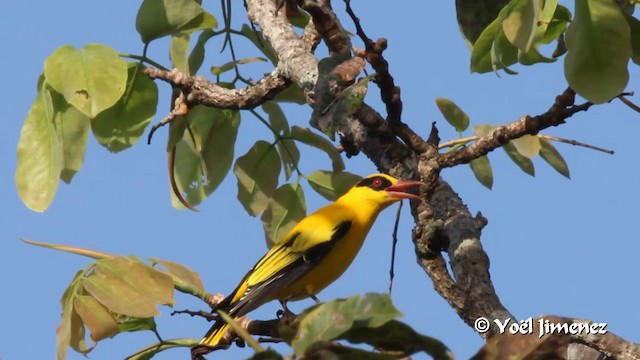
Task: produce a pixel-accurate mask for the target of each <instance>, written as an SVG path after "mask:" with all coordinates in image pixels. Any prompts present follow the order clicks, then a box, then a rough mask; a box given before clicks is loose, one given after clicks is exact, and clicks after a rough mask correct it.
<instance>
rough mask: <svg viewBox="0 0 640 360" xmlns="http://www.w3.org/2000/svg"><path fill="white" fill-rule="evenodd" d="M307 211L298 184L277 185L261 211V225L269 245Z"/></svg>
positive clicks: (286, 231)
mask: <svg viewBox="0 0 640 360" xmlns="http://www.w3.org/2000/svg"><path fill="white" fill-rule="evenodd" d="M306 213H307V206H306V204H305V201H304V192H303V191H302V187H301V186H300V184H284V185H282V186H281V187H279V188H278V189H277V190H276V191H275V193H273V197H272V198H271V199H270V200H269V205H267V208H266V209H265V211H264V212H263V213H262V217H261V220H262V227H263V228H264V235H265V239H266V241H267V247H269V248H270V247H271V246H272V245H273V244H274V243H275V242H276V241H278V240H279V239H280V238H281V237H282V236H284V235H285V234H287V233H288V232H289V230H291V229H292V228H293V227H294V226H295V225H296V224H297V223H298V222H299V221H300V220H302V219H303V218H304V217H305V215H306Z"/></svg>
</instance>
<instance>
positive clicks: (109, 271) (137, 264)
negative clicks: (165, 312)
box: [82, 256, 174, 318]
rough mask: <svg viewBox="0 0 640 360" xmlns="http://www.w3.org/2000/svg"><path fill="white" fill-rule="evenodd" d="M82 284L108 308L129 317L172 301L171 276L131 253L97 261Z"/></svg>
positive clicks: (149, 314)
mask: <svg viewBox="0 0 640 360" xmlns="http://www.w3.org/2000/svg"><path fill="white" fill-rule="evenodd" d="M82 285H83V286H84V289H85V290H86V291H87V292H88V293H89V294H91V295H92V296H93V297H95V298H96V300H98V301H99V302H100V303H101V304H102V305H104V306H105V307H106V308H107V309H109V311H111V312H114V313H117V314H122V315H127V316H132V317H138V318H147V317H152V316H156V315H159V314H160V313H159V312H158V310H157V309H156V306H157V305H173V303H174V300H173V280H172V279H171V277H170V276H169V275H167V274H166V273H164V272H161V271H158V270H156V269H154V268H153V267H151V266H149V265H146V264H144V263H142V262H141V261H139V260H137V259H135V258H131V257H122V256H116V257H111V258H107V259H104V260H100V261H98V262H97V263H96V266H95V268H94V270H93V272H92V273H91V275H90V276H88V277H86V278H84V279H82Z"/></svg>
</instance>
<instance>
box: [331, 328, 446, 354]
mask: <svg viewBox="0 0 640 360" xmlns="http://www.w3.org/2000/svg"><path fill="white" fill-rule="evenodd" d="M341 338H342V339H345V340H347V341H349V342H350V343H355V344H361V343H365V344H369V345H371V346H373V347H374V348H375V349H377V350H378V351H381V352H382V353H386V354H393V355H395V356H394V357H393V358H401V357H407V356H409V355H411V354H414V353H416V352H419V351H422V352H425V353H427V354H428V355H429V356H431V357H432V358H433V359H434V360H453V354H452V353H451V351H450V350H449V349H448V348H447V346H446V345H444V344H443V343H442V342H441V341H440V340H437V339H435V338H432V337H429V336H424V335H420V334H418V333H417V332H416V331H415V330H413V329H412V328H411V327H410V326H409V325H407V324H405V323H402V322H400V321H398V320H390V321H388V322H386V323H384V324H382V325H381V326H378V327H368V328H367V327H357V328H353V329H350V330H349V331H348V332H347V333H345V334H344V335H342V336H341Z"/></svg>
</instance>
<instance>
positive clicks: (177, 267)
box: [149, 258, 204, 291]
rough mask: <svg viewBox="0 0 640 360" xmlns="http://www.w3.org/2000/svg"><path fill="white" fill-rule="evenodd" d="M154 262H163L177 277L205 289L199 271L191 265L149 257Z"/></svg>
mask: <svg viewBox="0 0 640 360" xmlns="http://www.w3.org/2000/svg"><path fill="white" fill-rule="evenodd" d="M149 260H150V261H151V262H152V263H154V264H161V265H163V266H164V267H166V268H167V270H169V272H170V273H171V274H172V275H174V276H175V277H177V278H178V279H180V280H182V281H184V282H185V283H187V284H189V285H191V286H193V287H195V288H197V289H199V290H202V291H204V285H203V284H202V280H201V279H200V275H198V273H197V272H195V271H193V270H191V269H190V268H189V267H187V266H185V265H182V264H178V263H177V262H173V261H169V260H161V259H155V258H152V259H149Z"/></svg>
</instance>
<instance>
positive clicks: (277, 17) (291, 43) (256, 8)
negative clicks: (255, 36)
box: [246, 0, 318, 95]
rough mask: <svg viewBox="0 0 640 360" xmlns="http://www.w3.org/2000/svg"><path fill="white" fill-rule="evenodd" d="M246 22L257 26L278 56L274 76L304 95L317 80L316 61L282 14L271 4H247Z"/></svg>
mask: <svg viewBox="0 0 640 360" xmlns="http://www.w3.org/2000/svg"><path fill="white" fill-rule="evenodd" d="M246 5H247V14H248V16H249V19H250V20H251V21H252V22H253V23H254V24H257V25H258V26H260V28H261V29H262V34H263V35H264V37H265V39H266V40H267V41H268V42H269V43H270V44H271V47H273V50H275V52H276V54H278V60H279V62H278V72H279V74H280V75H282V76H284V77H285V78H288V79H291V81H293V82H294V83H296V84H297V85H298V86H300V88H301V89H302V90H303V91H304V92H305V95H308V94H310V93H312V92H313V88H314V86H315V84H316V81H317V80H318V61H317V59H316V57H315V56H313V54H312V53H311V52H310V51H309V50H308V46H307V45H306V43H305V42H304V41H302V40H301V39H300V38H298V35H296V33H295V32H293V30H291V24H290V23H289V21H288V20H287V17H286V16H285V14H284V12H283V11H277V9H276V5H275V2H274V1H273V0H247V1H246Z"/></svg>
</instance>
